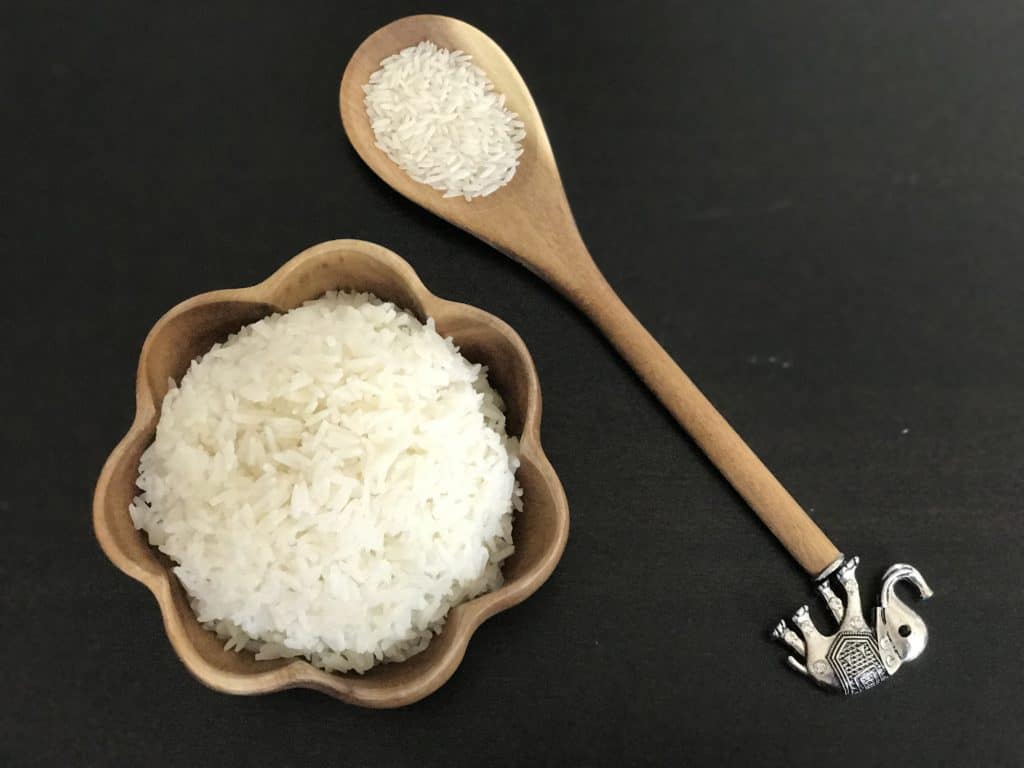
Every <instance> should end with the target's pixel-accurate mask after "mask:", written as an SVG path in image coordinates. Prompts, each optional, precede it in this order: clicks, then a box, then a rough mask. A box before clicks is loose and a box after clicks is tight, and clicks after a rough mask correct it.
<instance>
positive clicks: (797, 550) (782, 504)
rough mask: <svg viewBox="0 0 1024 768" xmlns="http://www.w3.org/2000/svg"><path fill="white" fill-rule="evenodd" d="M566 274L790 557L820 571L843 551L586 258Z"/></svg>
mask: <svg viewBox="0 0 1024 768" xmlns="http://www.w3.org/2000/svg"><path fill="white" fill-rule="evenodd" d="M581 261H582V262H583V263H584V264H586V265H587V266H586V267H585V268H584V269H583V270H581V271H577V272H576V274H575V276H574V278H573V279H572V280H571V281H565V282H562V281H559V282H561V283H562V284H561V286H559V287H561V288H562V289H563V291H564V292H565V294H566V295H567V297H568V298H569V299H570V300H571V301H572V302H573V303H574V304H576V305H577V306H578V307H579V308H580V309H581V310H582V311H583V312H584V313H586V315H587V316H588V317H589V318H590V319H591V320H592V321H593V322H594V324H595V325H597V327H598V328H599V329H600V330H601V331H602V332H603V333H604V335H605V336H606V337H607V338H608V340H609V341H610V342H611V343H612V344H613V345H614V346H615V348H616V349H617V350H618V352H619V354H620V355H622V357H623V359H624V360H625V361H626V362H627V363H629V365H630V366H631V367H632V368H633V370H634V371H636V373H637V374H638V375H639V376H640V378H641V379H642V380H643V381H644V383H645V384H647V386H648V387H649V388H650V390H651V391H652V392H653V393H654V394H655V395H656V396H657V398H658V399H659V400H660V401H661V402H662V404H663V405H664V406H665V407H666V408H667V409H668V410H669V412H670V413H671V414H672V416H674V417H675V419H676V421H678V422H679V424H680V426H682V428H683V429H685V430H686V431H687V432H688V433H689V434H690V436H691V437H692V438H693V439H694V441H695V442H696V443H697V445H699V446H700V448H701V450H703V451H704V453H705V454H707V457H708V458H709V459H710V460H711V462H712V463H713V464H714V465H715V466H716V467H718V469H719V471H720V472H721V473H722V474H723V475H724V476H725V479H726V480H728V481H729V483H730V484H731V485H732V487H733V488H735V489H736V491H737V492H738V493H739V494H740V496H742V497H743V498H744V499H745V500H746V502H747V504H749V505H750V507H751V508H752V509H753V510H754V512H756V513H757V516H758V517H760V518H761V520H762V521H763V522H764V524H765V525H767V526H768V528H769V529H770V530H771V532H772V533H773V534H775V536H776V538H778V540H779V541H780V542H782V545H783V546H784V547H785V548H786V550H787V551H788V552H789V553H790V554H791V555H792V556H793V558H794V559H795V560H796V561H797V562H798V563H800V565H801V566H803V568H804V569H805V570H806V571H807V572H808V573H810V574H811V575H812V576H818V575H819V574H821V573H823V572H824V571H825V570H826V569H828V568H829V567H830V566H832V565H833V564H834V563H835V562H836V561H837V560H839V558H841V557H842V555H841V553H840V552H839V550H838V549H837V548H836V546H835V545H834V544H833V543H832V542H831V541H829V539H828V537H827V536H826V535H825V534H824V533H823V532H822V530H821V528H819V527H818V525H817V524H816V523H815V522H814V521H813V520H812V519H811V518H810V517H809V516H808V514H807V513H806V512H805V511H804V510H803V508H802V507H801V506H800V505H799V504H798V503H797V502H796V500H795V499H794V498H793V497H792V496H791V495H790V494H789V492H788V491H787V490H786V489H785V488H783V487H782V484H781V483H780V482H779V481H778V480H777V479H776V478H775V476H774V475H773V474H772V473H771V471H770V470H769V469H768V467H766V466H765V465H764V463H763V462H762V461H761V460H760V459H759V458H758V457H757V455H756V454H755V453H754V452H753V451H752V450H751V449H750V446H748V445H747V444H746V443H745V442H744V441H743V438H741V437H740V436H739V435H738V434H737V433H736V430H734V429H733V428H732V427H731V426H729V423H728V422H727V421H726V420H725V418H724V417H723V416H722V414H720V413H719V412H718V411H717V410H716V409H715V407H714V406H713V405H712V404H711V401H709V400H708V399H707V397H705V396H704V394H703V393H702V392H701V391H700V390H699V389H698V388H697V386H696V385H695V384H694V383H693V382H692V381H691V380H690V377H689V376H687V375H686V374H685V373H684V372H683V370H682V369H681V368H680V367H679V366H678V365H677V364H676V362H675V361H674V360H673V359H672V358H671V357H670V356H669V354H668V353H667V352H666V351H665V350H664V349H663V348H662V347H661V345H660V344H658V342H657V341H655V339H654V337H653V336H651V334H650V333H648V331H647V329H646V328H644V327H643V325H641V323H640V321H639V320H637V319H636V317H635V316H634V315H633V313H632V312H630V311H629V308H628V307H626V305H625V304H624V303H623V302H622V300H621V299H620V298H619V297H618V295H617V294H616V293H615V291H614V289H612V287H611V286H610V285H609V284H608V281H607V280H605V278H604V276H603V275H602V274H601V272H600V270H598V268H597V267H596V266H595V265H594V263H593V261H591V260H590V259H589V258H588V259H586V260H581Z"/></svg>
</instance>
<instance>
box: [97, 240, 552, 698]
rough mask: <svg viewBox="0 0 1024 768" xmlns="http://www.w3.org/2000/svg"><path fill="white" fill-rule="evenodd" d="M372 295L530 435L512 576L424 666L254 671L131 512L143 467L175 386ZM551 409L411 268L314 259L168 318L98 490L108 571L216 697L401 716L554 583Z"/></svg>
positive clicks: (462, 308) (528, 364) (341, 253)
mask: <svg viewBox="0 0 1024 768" xmlns="http://www.w3.org/2000/svg"><path fill="white" fill-rule="evenodd" d="M337 288H346V289H352V290H360V291H371V292H373V293H375V294H376V295H378V296H380V297H381V298H383V299H387V300H389V301H393V302H394V303H395V304H398V305H399V306H401V307H404V308H406V309H408V310H410V311H411V312H413V313H414V314H415V315H417V316H418V317H419V318H420V319H421V320H422V319H425V318H426V317H428V316H429V317H432V318H434V321H435V322H436V324H437V331H438V333H440V334H441V335H442V336H451V337H452V338H453V339H454V341H455V343H456V344H457V345H458V346H459V347H460V349H461V350H462V353H463V354H464V355H465V356H466V357H467V358H468V359H469V360H471V361H473V362H478V363H483V364H485V365H487V366H488V368H489V378H490V381H491V383H492V384H493V386H494V387H495V389H497V390H498V392H500V393H501V395H502V397H503V398H504V400H505V404H506V407H507V416H508V419H507V424H508V431H509V433H510V434H518V435H520V441H521V442H520V447H521V466H520V468H519V471H518V473H517V477H518V479H519V482H520V484H521V485H522V488H523V511H522V512H521V513H519V514H517V515H516V518H515V523H514V526H513V532H512V535H513V541H514V543H515V547H516V551H515V554H514V555H513V556H512V557H511V558H509V559H508V560H507V561H505V563H504V567H503V571H504V574H505V583H504V586H502V587H501V588H500V589H498V590H497V591H494V592H490V593H488V594H485V595H481V596H480V597H477V598H475V599H473V600H470V601H468V602H466V603H463V604H462V605H459V606H457V607H455V608H453V609H452V610H451V612H450V613H449V614H448V618H447V621H446V622H445V624H444V627H443V629H442V631H441V632H440V634H438V635H437V636H435V637H434V638H433V640H432V641H431V642H430V645H429V646H428V647H427V649H426V650H425V651H423V652H422V653H419V654H417V655H416V656H413V657H412V658H410V659H408V660H406V661H403V662H394V663H389V664H382V665H379V666H377V667H374V668H373V669H371V670H370V671H369V672H367V673H366V674H363V675H358V674H338V673H329V672H325V671H323V670H321V669H317V668H316V667H314V666H312V665H311V664H309V663H308V662H306V661H305V660H302V659H299V660H296V659H278V660H274V661H256V660H255V658H254V656H253V654H252V653H251V652H248V651H243V652H240V653H236V652H234V651H226V650H224V648H223V641H222V640H219V639H218V638H217V637H216V635H214V633H213V632H210V631H208V630H206V629H203V627H202V626H201V625H200V624H199V622H198V621H197V620H196V618H195V615H194V614H193V612H192V609H191V607H190V606H189V603H188V598H187V597H186V594H185V591H184V589H183V588H182V586H181V584H180V583H179V582H178V580H177V578H176V577H175V576H174V575H173V573H172V572H171V568H172V567H173V563H172V562H171V560H170V559H168V558H167V557H166V556H164V555H163V554H161V553H160V552H159V551H158V550H157V549H156V548H154V547H151V546H150V545H149V544H148V542H147V540H146V538H145V536H144V534H143V533H141V532H140V531H138V530H136V529H135V527H134V525H133V524H132V521H131V518H130V516H129V514H128V505H129V503H130V502H131V500H132V498H133V497H134V496H135V495H136V494H137V493H138V491H137V489H136V486H135V481H136V478H137V475H138V466H139V457H140V456H141V454H142V452H143V451H144V450H145V449H146V447H147V446H148V445H149V444H150V442H151V441H152V440H153V437H154V435H155V433H156V425H157V420H158V417H159V413H160V404H161V402H162V400H163V398H164V395H165V394H166V393H167V386H168V385H167V382H168V378H173V379H175V380H178V379H179V378H180V377H181V376H182V375H183V374H184V373H185V371H186V370H188V366H189V363H190V362H191V361H192V360H193V359H194V358H195V357H197V356H198V355H200V354H202V353H204V352H205V351H207V350H208V349H209V348H210V347H211V346H212V345H213V344H214V343H216V342H218V341H222V340H224V339H225V338H226V337H227V336H228V334H230V333H233V332H235V331H237V330H238V329H239V328H240V327H241V326H243V325H245V324H247V323H251V322H254V321H256V320H258V319H260V318H261V317H264V316H266V315H269V314H271V313H273V312H281V311H286V310H288V309H291V308H293V307H296V306H298V305H300V304H302V303H303V302H304V301H307V300H309V299H313V298H316V297H318V296H320V295H322V294H323V293H325V292H326V291H328V290H333V289H337ZM540 414H541V395H540V385H539V383H538V381H537V371H536V369H535V368H534V365H533V361H532V359H531V358H530V353H529V352H528V351H527V350H526V346H525V345H524V344H523V341H522V339H520V338H519V336H518V335H517V334H516V332H515V331H513V330H512V329H511V328H510V327H509V326H508V325H506V324H505V323H504V322H502V321H501V320H499V319H498V318H496V317H494V316H493V315H489V314H488V313H486V312H484V311H482V310H480V309H477V308H475V307H471V306H468V305H466V304H457V303H454V302H451V301H445V300H444V299H440V298H438V297H437V296H434V295H433V294H432V293H430V292H429V291H428V290H427V289H426V288H425V287H424V286H423V284H422V283H421V282H420V280H419V278H418V277H417V276H416V273H415V272H414V271H413V269H412V267H410V266H409V265H408V264H407V263H406V262H405V261H403V260H402V259H401V258H399V257H398V256H397V255H395V254H394V253H392V252H391V251H389V250H387V249H385V248H382V247H381V246H379V245H374V244H372V243H367V242H363V241H360V240H335V241H331V242H327V243H321V244H320V245H316V246H313V247H312V248H309V249H308V250H306V251H303V252H302V253H300V254H299V255H298V256H296V257H295V258H294V259H292V260H291V261H289V262H288V263H287V264H285V265H284V266H283V267H281V268H280V269H279V270H278V271H277V272H275V273H274V274H273V275H271V276H270V277H269V278H267V279H266V280H264V281H263V282H262V283H259V284H258V285H254V286H252V287H251V288H240V289H236V290H223V291H213V292H211V293H204V294H201V295H199V296H196V297H194V298H191V299H188V300H187V301H184V302H182V303H181V304H179V305H178V306H176V307H174V308H173V309H172V310H171V311H170V312H168V313H167V314H165V315H164V316H163V317H162V318H160V320H159V321H158V322H157V324H156V325H155V326H154V327H153V329H152V330H151V331H150V332H149V335H148V336H147V337H146V341H145V344H144V345H143V347H142V354H141V356H140V358H139V367H138V373H137V378H136V415H135V421H134V423H133V424H132V426H131V428H130V429H129V430H128V434H126V435H125V436H124V438H123V439H122V440H121V442H120V443H118V445H117V447H116V448H115V449H114V451H113V453H111V454H110V457H109V458H108V459H107V462H106V464H105V465H104V466H103V471H102V472H101V474H100V477H99V481H98V482H97V484H96V493H95V497H94V499H93V523H94V525H95V529H96V537H97V539H99V543H100V546H101V547H102V548H103V551H104V552H106V554H107V557H109V558H110V560H111V561H112V562H113V563H114V565H116V566H117V567H118V568H120V569H121V570H122V571H124V572H125V573H127V574H128V575H129V576H131V577H132V578H134V579H136V580H138V581H141V582H142V583H143V584H145V585H146V586H147V587H149V589H150V591H152V593H153V595H154V596H155V597H156V600H157V603H158V604H159V605H160V612H161V614H162V615H163V620H164V626H165V628H166V630H167V636H168V638H169V639H170V641H171V645H172V646H173V647H174V650H175V651H176V652H177V654H178V656H180V657H181V660H182V661H183V662H184V663H185V666H186V667H188V669H189V671H190V672H191V673H192V674H193V675H195V676H196V677H197V678H199V680H200V681H201V682H203V683H204V684H206V685H208V686H209V687H211V688H214V689H216V690H218V691H224V692H226V693H235V694H260V693H270V692H272V691H279V690H283V689H286V688H295V687H303V688H313V689H315V690H318V691H322V692H324V693H327V694H330V695H331V696H336V697H337V698H339V699H342V700H344V701H347V702H350V703H353V704H358V705H360V706H366V707H399V706H402V705H405V704H410V703H412V702H414V701H417V700H419V699H422V698H423V697H425V696H427V695H429V694H430V693H432V692H434V691H435V690H437V689H438V688H439V687H440V686H441V685H442V684H443V683H444V682H445V681H447V680H448V678H449V677H451V675H452V674H453V673H454V672H455V668H456V667H458V665H459V662H460V661H461V660H462V657H463V655H464V654H465V652H466V645H467V644H468V643H469V639H470V637H472V635H473V632H474V631H475V630H476V628H477V627H478V626H480V624H481V623H482V622H484V621H485V620H486V619H487V618H489V617H490V616H493V615H494V614H496V613H498V612H499V611H503V610H505V609H506V608H509V607H511V606H513V605H515V604H516V603H519V602H521V601H522V600H525V599H526V598H527V597H529V596H530V595H531V594H533V592H534V591H536V590H537V588H539V587H540V585H541V584H543V583H544V581H545V580H546V579H547V578H548V576H550V575H551V572H552V571H553V570H554V568H555V565H556V564H557V563H558V560H559V558H560V557H561V555H562V551H563V549H564V548H565V542H566V537H567V535H568V530H569V508H568V504H567V502H566V499H565V493H564V492H563V490H562V486H561V483H560V482H559V480H558V477H557V476H556V475H555V472H554V470H553V469H552V467H551V464H550V463H549V462H548V460H547V458H546V457H545V456H544V451H543V450H542V448H541V443H540Z"/></svg>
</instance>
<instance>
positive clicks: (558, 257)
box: [340, 15, 841, 576]
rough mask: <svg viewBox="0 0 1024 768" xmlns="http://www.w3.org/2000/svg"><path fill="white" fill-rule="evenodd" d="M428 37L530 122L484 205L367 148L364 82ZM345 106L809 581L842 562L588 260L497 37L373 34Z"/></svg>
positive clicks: (388, 30) (471, 32) (437, 19)
mask: <svg viewBox="0 0 1024 768" xmlns="http://www.w3.org/2000/svg"><path fill="white" fill-rule="evenodd" d="M424 40H431V41H433V42H434V43H436V44H437V45H438V46H439V47H442V48H448V49H449V50H456V49H461V50H463V51H466V52H467V53H469V54H471V55H472V57H473V62H474V63H475V64H476V65H477V66H479V67H480V68H481V69H483V71H484V72H485V73H486V74H487V76H488V78H490V80H491V82H493V83H494V86H495V88H496V89H497V91H498V92H499V93H503V94H505V97H506V104H507V106H508V108H509V109H511V110H512V111H513V112H517V113H518V114H519V117H520V119H522V121H523V123H524V124H525V126H526V139H525V140H524V141H523V149H524V151H523V155H522V157H521V158H520V166H519V168H518V170H517V172H516V175H515V177H514V178H513V179H512V181H511V182H510V183H509V184H508V185H506V186H505V187H502V188H501V189H499V190H498V191H497V192H495V193H493V194H491V195H489V196H487V197H483V198H476V199H474V200H471V201H466V200H465V199H464V198H462V197H450V198H445V197H443V196H442V193H441V192H439V191H437V190H435V189H432V188H431V187H429V186H427V185H426V184H420V183H418V182H415V181H413V180H412V179H411V178H409V176H407V175H406V174H405V172H404V171H402V170H401V169H400V168H399V167H398V166H397V165H396V164H395V163H394V162H392V161H391V160H390V159H389V158H388V157H387V155H385V154H384V152H383V151H381V150H380V149H378V148H377V147H376V146H375V144H374V135H373V130H372V129H371V127H370V123H369V120H368V118H367V115H366V109H365V106H364V104H363V90H362V86H363V85H364V84H365V83H366V82H367V81H368V80H369V79H370V75H371V74H372V73H373V72H374V71H376V70H377V69H378V68H379V67H380V62H381V61H382V60H383V59H384V58H386V57H388V56H390V55H392V54H394V53H397V52H398V51H400V50H402V49H403V48H407V47H409V46H411V45H416V44H417V43H419V42H422V41H424ZM340 103H341V119H342V123H343V124H344V126H345V132H346V133H347V134H348V138H349V140H350V141H351V142H352V146H354V147H355V149H356V152H358V153H359V156H360V157H362V158H363V160H364V161H365V162H366V164H367V165H369V166H370V168H372V169H373V171H374V172H375V173H376V174H377V175H378V176H380V177H381V178H382V179H383V180H384V181H385V182H387V183H388V184H389V185H390V186H391V187H393V188H394V189H396V190H397V191H399V192H401V193H402V194H403V195H405V196H406V197H407V198H409V199H410V200H412V201H413V202H414V203H418V204H419V205H421V206H423V207H424V208H426V209H427V210H429V211H432V212H433V213H436V214H437V215H438V216H440V217H441V218H443V219H447V220H448V221H450V222H451V223H452V224H455V225H456V226H458V227H461V228H462V229H464V230H466V231H467V232H470V233H471V234H473V235H476V236H477V237H479V238H480V239H481V240H484V241H485V242H487V243H490V244H491V245H492V246H494V247H495V248H497V249H498V250H499V251H501V252H502V253H504V254H506V255H508V256H511V257H512V258H513V259H515V260H516V261H518V262H519V263H520V264H522V265H524V266H525V267H527V268H529V269H531V270H532V271H534V272H535V273H537V274H538V275H540V276H541V277H542V278H543V279H544V280H546V281H547V282H548V283H550V284H551V285H552V286H554V287H555V288H556V289H557V290H558V291H560V292H561V293H562V294H563V295H564V296H565V297H566V298H568V299H569V300H570V301H571V302H573V303H574V304H575V305H576V306H577V307H579V308H580V309H581V310H583V312H584V313H586V315H587V316H588V317H589V318H590V319H591V320H592V321H593V322H594V324H595V325H596V326H597V327H598V328H600V329H601V331H602V332H603V333H604V334H605V336H607V337H608V340H609V341H610V342H611V343H612V344H613V345H614V346H615V348H616V349H617V350H618V351H619V354H621V355H622V357H623V359H624V360H626V362H628V363H629V364H630V366H632V368H633V370H635V371H636V372H637V374H638V375H639V376H640V378H641V379H643V381H644V383H646V384H647V386H648V387H650V389H651V391H652V392H654V394H655V395H656V396H657V397H658V399H659V400H661V402H662V403H663V404H664V405H665V407H666V408H668V410H669V412H671V414H672V415H673V416H674V417H675V419H676V420H677V421H678V422H679V424H680V425H681V426H682V427H683V429H685V430H686V431H687V432H688V433H689V434H690V435H691V436H692V437H693V439H694V440H695V441H696V443H697V444H698V445H699V446H700V447H701V449H702V450H703V451H704V453H706V454H707V456H708V458H709V459H711V461H712V462H713V463H714V465H715V466H716V467H718V469H719V470H720V471H721V473H722V474H723V475H724V476H725V478H726V479H727V480H728V481H729V482H730V483H731V484H732V486H733V488H735V489H736V490H737V492H739V494H740V495H741V496H742V497H743V498H744V499H745V500H746V501H747V503H748V504H749V505H750V506H751V508H752V509H753V510H754V511H755V512H756V513H757V515H758V516H759V517H760V518H761V520H763V521H764V523H765V524H766V525H767V526H768V528H770V529H771V531H772V533H774V534H775V536H776V537H777V538H778V539H779V541H781V542H782V544H783V546H785V547H786V549H787V550H788V551H789V553H790V554H791V555H792V556H793V557H794V558H795V559H796V560H797V561H798V562H799V563H800V565H801V566H803V568H804V569H805V570H806V571H807V572H808V573H810V574H811V575H812V576H819V575H821V574H823V573H825V572H827V571H828V570H830V569H831V568H832V567H834V566H835V565H836V564H837V563H838V562H839V560H840V558H841V554H840V552H839V550H838V549H837V548H836V547H835V545H834V544H832V542H831V541H829V539H828V538H827V537H826V536H825V534H824V533H823V532H822V531H821V529H820V528H819V527H818V526H817V525H816V524H815V523H814V521H813V520H811V518H810V517H809V516H808V515H807V513H806V512H804V510H803V509H802V508H801V507H800V505H799V504H797V502H796V501H795V500H794V499H793V497H792V496H790V494H789V493H788V492H787V491H786V489H785V488H783V487H782V485H781V484H780V483H779V481H778V480H776V479H775V477H774V475H772V473H771V472H770V471H769V470H768V468H767V467H766V466H765V465H764V464H763V463H762V462H761V460H760V459H758V458H757V456H756V455H755V454H754V452H753V451H752V450H751V449H750V448H749V447H748V446H747V444H746V443H745V442H743V440H742V438H740V436H739V435H738V434H737V433H736V432H735V430H733V428H732V427H730V426H729V424H728V423H727V422H726V420H725V419H724V418H723V417H722V415H721V414H720V413H719V412H718V411H717V410H715V408H714V406H713V405H711V403H710V402H709V401H708V399H707V398H706V397H705V396H704V395H703V394H702V393H701V391H700V390H699V389H698V388H697V387H696V386H695V385H694V383H693V382H692V381H691V380H690V378H689V377H688V376H687V375H686V374H685V373H683V371H682V369H680V367H679V366H678V365H676V363H675V361H673V360H672V358H671V357H669V355H668V353H667V352H665V350H664V349H662V348H661V346H660V345H659V344H658V342H657V341H655V340H654V338H653V337H652V336H651V335H650V334H649V333H648V332H647V330H646V329H645V328H644V327H643V326H642V325H641V324H640V322H639V321H638V320H637V319H636V318H635V317H634V316H633V314H632V313H631V312H630V311H629V309H628V308H627V307H626V305H625V304H623V303H622V300H621V299H619V297H618V296H617V295H616V294H615V291H614V290H612V288H611V286H610V285H609V284H608V282H607V281H606V280H605V279H604V276H603V275H602V274H601V272H600V271H599V270H598V268H597V266H596V265H595V264H594V261H593V259H592V258H591V256H590V254H589V253H588V251H587V247H586V246H585V245H584V243H583V239H582V238H581V237H580V233H579V231H578V230H577V228H576V223H575V221H574V220H573V216H572V211H571V210H570V209H569V202H568V200H567V199H566V196H565V191H564V189H563V188H562V182H561V179H560V178H559V175H558V168H557V166H556V165H555V156H554V154H553V153H552V151H551V145H550V143H549V142H548V137H547V134H546V133H545V132H544V124H543V123H542V122H541V118H540V113H539V112H538V111H537V107H536V105H535V104H534V103H533V98H532V97H531V96H530V92H529V90H528V89H527V87H526V83H524V82H523V79H522V77H520V75H519V72H517V71H516V68H515V66H514V65H513V64H512V62H511V61H510V60H509V58H508V56H506V55H505V52H504V51H502V50H501V48H499V47H498V45H497V44H496V43H495V42H494V41H493V40H491V39H490V38H489V37H487V35H485V34H484V33H483V32H481V31H480V30H478V29H476V28H475V27H472V26H470V25H469V24H466V23H464V22H461V21H458V20H457V19H451V18H447V17H445V16H428V15H424V16H408V17H406V18H403V19H399V20H398V21H395V22H392V23H391V24H388V25H387V26H385V27H382V28H381V29H379V30H377V31H376V32H374V33H373V34H372V35H370V36H369V37H368V38H367V39H366V40H365V41H364V42H363V44H362V45H360V46H359V48H358V50H357V51H356V52H355V54H353V56H352V59H351V61H349V63H348V66H347V67H346V69H345V74H344V75H343V77H342V80H341V92H340Z"/></svg>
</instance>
